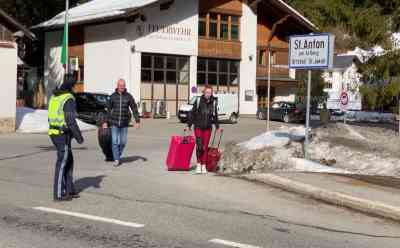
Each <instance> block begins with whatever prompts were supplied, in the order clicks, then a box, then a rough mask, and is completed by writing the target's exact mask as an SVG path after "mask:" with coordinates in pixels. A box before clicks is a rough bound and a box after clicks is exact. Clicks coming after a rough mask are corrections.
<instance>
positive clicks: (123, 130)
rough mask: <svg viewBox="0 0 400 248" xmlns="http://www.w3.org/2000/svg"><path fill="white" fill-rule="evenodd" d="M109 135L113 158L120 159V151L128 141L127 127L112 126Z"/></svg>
mask: <svg viewBox="0 0 400 248" xmlns="http://www.w3.org/2000/svg"><path fill="white" fill-rule="evenodd" d="M111 135H112V152H113V157H114V160H121V155H122V152H123V151H124V148H125V145H126V143H127V142H128V128H127V127H116V126H112V127H111Z"/></svg>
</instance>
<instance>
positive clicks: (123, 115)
mask: <svg viewBox="0 0 400 248" xmlns="http://www.w3.org/2000/svg"><path fill="white" fill-rule="evenodd" d="M108 111H109V117H110V122H111V126H116V127H128V126H129V122H130V120H131V118H132V115H131V111H132V113H133V116H134V118H135V121H136V123H139V122H140V118H139V111H138V107H137V105H136V102H135V99H133V96H132V95H131V94H129V93H128V92H126V91H125V92H123V93H122V94H119V93H118V92H117V90H115V92H114V93H113V94H112V95H111V97H110V101H109V103H108Z"/></svg>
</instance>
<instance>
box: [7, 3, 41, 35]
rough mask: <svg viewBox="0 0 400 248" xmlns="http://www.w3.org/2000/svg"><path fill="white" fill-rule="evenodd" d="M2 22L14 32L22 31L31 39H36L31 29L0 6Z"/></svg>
mask: <svg viewBox="0 0 400 248" xmlns="http://www.w3.org/2000/svg"><path fill="white" fill-rule="evenodd" d="M0 22H2V23H4V25H5V26H6V27H7V28H8V29H9V30H11V31H12V32H13V33H15V32H17V31H21V32H22V33H23V34H24V35H25V36H26V37H28V38H29V39H31V40H36V36H35V35H34V34H33V33H32V32H31V31H29V29H27V28H26V27H25V26H24V25H22V24H21V23H19V22H18V21H17V20H15V19H14V18H12V17H11V16H9V15H8V14H7V13H6V12H4V11H3V10H2V9H1V8H0Z"/></svg>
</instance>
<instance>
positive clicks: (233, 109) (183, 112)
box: [178, 93, 239, 124]
mask: <svg viewBox="0 0 400 248" xmlns="http://www.w3.org/2000/svg"><path fill="white" fill-rule="evenodd" d="M198 97H200V95H196V96H193V97H192V98H191V99H190V101H189V103H188V104H183V105H181V106H180V107H179V112H178V118H179V120H180V121H181V122H182V123H185V122H187V119H188V116H189V112H190V111H192V109H193V105H194V104H195V103H196V101H197V98H198ZM214 97H216V98H218V119H219V121H220V122H223V121H228V122H229V123H231V124H235V123H237V122H238V120H239V98H238V95H237V94H232V93H217V94H214Z"/></svg>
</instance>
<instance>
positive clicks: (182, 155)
mask: <svg viewBox="0 0 400 248" xmlns="http://www.w3.org/2000/svg"><path fill="white" fill-rule="evenodd" d="M195 143H196V141H195V137H194V136H193V135H191V136H187V135H186V132H185V134H184V135H183V136H177V135H174V136H172V137H171V142H170V145H169V151H168V157H167V169H168V170H169V171H189V170H190V162H191V160H192V155H193V150H194V147H195Z"/></svg>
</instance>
